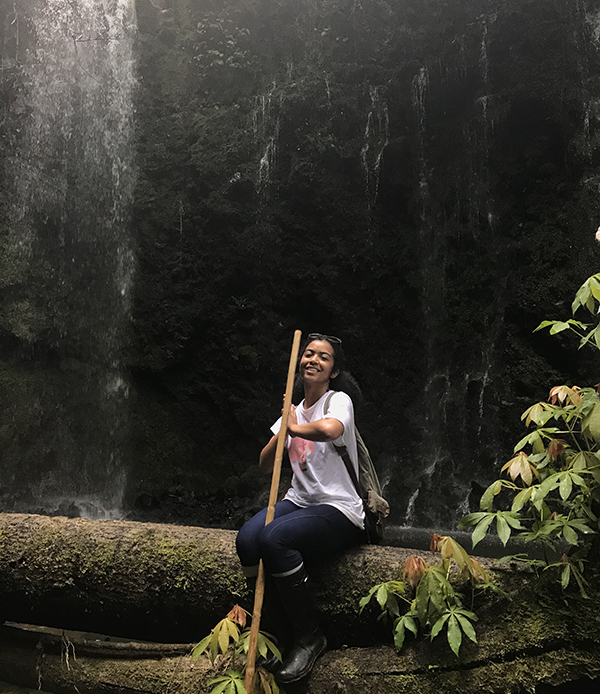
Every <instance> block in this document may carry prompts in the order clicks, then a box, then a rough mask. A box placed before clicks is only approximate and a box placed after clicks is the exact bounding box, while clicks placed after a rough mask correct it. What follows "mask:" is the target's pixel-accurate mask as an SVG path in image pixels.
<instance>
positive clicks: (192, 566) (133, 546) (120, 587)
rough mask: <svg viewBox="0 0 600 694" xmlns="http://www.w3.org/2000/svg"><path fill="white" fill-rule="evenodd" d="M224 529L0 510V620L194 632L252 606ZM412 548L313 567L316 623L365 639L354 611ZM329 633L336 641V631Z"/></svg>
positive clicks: (371, 632) (195, 635) (129, 632)
mask: <svg viewBox="0 0 600 694" xmlns="http://www.w3.org/2000/svg"><path fill="white" fill-rule="evenodd" d="M234 539H235V533H234V532H232V531H228V530H215V529H206V528H194V527H183V526H173V525H157V524H156V525H155V524H150V523H133V522H127V521H105V520H97V521H92V520H87V519H81V518H77V519H67V518H62V517H59V518H48V517H46V516H37V515H26V514H0V599H1V602H0V610H2V614H1V615H0V616H2V617H3V618H4V619H5V620H9V621H14V622H23V623H29V624H44V625H48V626H60V627H63V628H68V629H74V630H79V631H94V632H100V633H109V634H115V635H121V636H127V637H130V638H139V639H148V640H156V641H178V642H181V641H186V642H187V641H194V640H199V639H200V638H201V637H202V636H203V635H205V634H206V633H208V631H210V628H212V626H214V624H215V623H216V622H217V621H218V620H219V619H221V618H222V617H223V616H224V615H225V614H227V612H228V611H229V610H230V609H231V607H232V606H233V605H234V604H235V603H239V602H242V603H243V602H245V603H246V605H247V606H249V604H250V600H249V596H248V595H247V592H246V587H245V581H244V578H243V576H242V573H241V570H240V566H239V562H238V559H237V555H236V553H235V548H234ZM411 553H413V552H411V551H409V550H403V549H398V548H391V547H378V548H375V547H360V548H357V549H356V550H354V551H351V552H348V553H346V554H344V555H343V556H341V557H338V558H337V559H336V560H334V561H332V562H329V563H328V564H327V565H325V566H322V567H315V568H314V570H313V571H312V574H313V577H314V585H315V589H316V594H317V602H318V604H319V607H320V608H321V610H322V611H323V615H324V622H325V623H326V624H330V625H331V626H332V631H334V628H335V630H336V631H340V632H342V633H343V635H344V637H343V642H344V643H347V644H355V645H364V644H367V643H370V642H371V643H372V642H373V641H374V640H376V639H377V637H378V634H380V632H381V627H380V626H378V625H377V624H375V620H368V619H367V620H364V619H361V618H359V616H358V614H357V606H358V601H359V600H360V598H361V597H362V596H363V595H365V594H366V593H367V592H368V590H369V588H370V587H371V586H372V585H373V584H374V583H376V582H378V581H382V580H388V579H389V578H390V577H398V574H399V572H400V571H401V570H402V567H403V565H404V562H405V561H406V559H407V558H408V556H409V555H410V554H411ZM334 641H335V639H334Z"/></svg>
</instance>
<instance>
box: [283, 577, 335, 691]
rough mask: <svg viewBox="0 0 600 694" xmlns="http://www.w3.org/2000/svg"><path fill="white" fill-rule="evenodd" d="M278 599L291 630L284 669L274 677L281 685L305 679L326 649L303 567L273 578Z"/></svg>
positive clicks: (325, 640)
mask: <svg viewBox="0 0 600 694" xmlns="http://www.w3.org/2000/svg"><path fill="white" fill-rule="evenodd" d="M275 583H276V585H277V589H278V590H279V595H280V596H281V600H282V602H283V604H284V607H285V611H286V613H287V616H288V619H289V622H290V625H291V627H292V634H293V640H292V645H291V646H290V648H289V649H288V650H287V651H286V654H285V657H284V659H283V665H282V666H281V667H280V668H279V670H277V672H276V673H275V677H276V678H277V680H278V681H279V682H281V683H283V684H285V683H287V682H296V681H297V680H300V679H302V678H303V677H306V675H308V673H309V672H310V671H311V670H312V668H313V665H314V664H315V662H316V660H317V658H318V657H319V656H320V655H321V653H323V651H324V650H325V649H326V648H327V639H326V638H325V634H324V633H323V632H322V631H321V629H320V628H319V613H318V612H317V608H316V607H315V603H314V601H313V598H312V595H311V593H310V590H309V587H308V575H307V573H306V570H305V569H304V567H302V568H301V569H300V570H299V571H297V572H296V573H294V574H292V575H291V576H286V577H284V578H275Z"/></svg>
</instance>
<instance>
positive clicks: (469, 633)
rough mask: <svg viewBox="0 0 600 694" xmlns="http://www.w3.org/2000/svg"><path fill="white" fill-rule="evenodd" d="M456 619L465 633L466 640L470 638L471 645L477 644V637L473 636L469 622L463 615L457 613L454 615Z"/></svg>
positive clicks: (473, 632)
mask: <svg viewBox="0 0 600 694" xmlns="http://www.w3.org/2000/svg"><path fill="white" fill-rule="evenodd" d="M456 619H458V621H459V623H460V626H461V627H462V630H463V631H464V632H465V634H466V635H467V636H468V638H470V639H471V641H473V643H477V635H476V634H475V629H474V628H473V625H472V624H471V622H469V620H468V619H467V618H466V617H465V616H464V615H462V614H460V613H458V612H457V613H456Z"/></svg>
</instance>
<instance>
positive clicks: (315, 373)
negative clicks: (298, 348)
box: [300, 340, 339, 383]
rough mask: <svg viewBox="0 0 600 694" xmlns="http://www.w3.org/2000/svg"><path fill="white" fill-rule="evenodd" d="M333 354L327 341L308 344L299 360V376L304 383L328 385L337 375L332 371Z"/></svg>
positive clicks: (336, 372) (315, 341)
mask: <svg viewBox="0 0 600 694" xmlns="http://www.w3.org/2000/svg"><path fill="white" fill-rule="evenodd" d="M334 362H335V352H334V349H333V347H332V346H331V345H330V344H329V342H327V340H313V341H312V342H310V343H309V344H308V345H307V346H306V349H305V350H304V353H303V354H302V357H301V358H300V375H301V376H302V378H303V379H304V382H305V383H329V380H330V379H331V378H335V377H336V376H337V375H338V373H339V372H338V371H336V370H335V369H334Z"/></svg>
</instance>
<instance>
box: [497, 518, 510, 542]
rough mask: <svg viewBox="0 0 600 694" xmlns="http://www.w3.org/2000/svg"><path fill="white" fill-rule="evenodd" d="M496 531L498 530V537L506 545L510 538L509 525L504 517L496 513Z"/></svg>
mask: <svg viewBox="0 0 600 694" xmlns="http://www.w3.org/2000/svg"><path fill="white" fill-rule="evenodd" d="M496 531H497V532H498V537H499V538H500V541H501V542H502V544H503V545H506V543H507V542H508V540H509V538H510V532H511V531H510V525H509V524H508V523H507V522H506V518H504V517H503V516H501V515H500V514H498V519H497V521H496Z"/></svg>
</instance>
